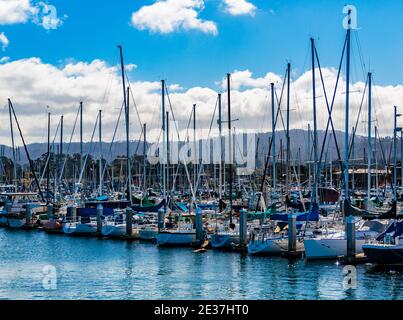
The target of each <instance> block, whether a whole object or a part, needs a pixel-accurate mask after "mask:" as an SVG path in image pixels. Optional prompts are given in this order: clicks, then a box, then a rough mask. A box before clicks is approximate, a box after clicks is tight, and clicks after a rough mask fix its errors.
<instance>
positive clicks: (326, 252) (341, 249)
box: [304, 238, 365, 260]
mask: <svg viewBox="0 0 403 320" xmlns="http://www.w3.org/2000/svg"><path fill="white" fill-rule="evenodd" d="M364 244H365V240H364V239H362V240H356V253H363V250H362V246H363V245H364ZM304 248H305V257H306V259H307V260H315V259H337V258H338V257H344V256H346V255H347V240H346V239H341V238H340V239H326V238H322V239H320V238H319V239H317V238H313V239H306V240H304Z"/></svg>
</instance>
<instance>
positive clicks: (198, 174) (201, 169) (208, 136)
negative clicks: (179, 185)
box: [195, 97, 218, 192]
mask: <svg viewBox="0 0 403 320" xmlns="http://www.w3.org/2000/svg"><path fill="white" fill-rule="evenodd" d="M217 105H218V97H217V99H216V104H215V107H214V112H213V116H212V117H211V121H210V128H209V132H208V135H207V140H206V141H208V140H209V139H210V134H211V130H212V127H213V123H214V118H215V114H216V111H217ZM203 167H204V166H203V165H201V166H199V172H198V173H197V181H196V187H195V192H197V189H198V187H199V181H200V176H201V173H202V171H203Z"/></svg>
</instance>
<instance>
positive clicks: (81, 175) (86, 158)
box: [76, 113, 99, 193]
mask: <svg viewBox="0 0 403 320" xmlns="http://www.w3.org/2000/svg"><path fill="white" fill-rule="evenodd" d="M98 121H99V113H97V118H96V120H95V125H94V129H93V131H92V135H91V140H90V148H91V147H92V146H93V141H94V136H95V131H96V129H97V126H98ZM91 150H92V149H91ZM90 154H91V152H89V153H87V154H86V155H85V160H84V163H83V167H82V169H81V172H80V178H79V179H78V184H80V183H81V180H82V178H83V173H84V170H85V167H86V166H87V160H88V156H89V155H90ZM76 193H77V192H76Z"/></svg>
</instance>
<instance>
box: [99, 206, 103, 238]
mask: <svg viewBox="0 0 403 320" xmlns="http://www.w3.org/2000/svg"><path fill="white" fill-rule="evenodd" d="M103 215H104V207H103V206H102V204H99V205H98V206H97V234H98V236H100V235H102V216H103Z"/></svg>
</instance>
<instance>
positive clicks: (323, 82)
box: [314, 39, 347, 168]
mask: <svg viewBox="0 0 403 320" xmlns="http://www.w3.org/2000/svg"><path fill="white" fill-rule="evenodd" d="M346 45H347V39H346V40H345V41H344V46H343V51H342V54H341V59H340V64H339V69H338V73H337V78H336V83H335V87H334V91H333V98H332V103H331V105H330V107H329V100H328V97H327V91H326V87H325V80H324V78H323V73H322V67H321V64H320V60H319V54H318V51H317V50H316V46H314V51H315V57H316V60H317V63H318V68H319V74H320V78H321V83H322V90H323V92H324V95H325V101H326V107H327V111H328V116H329V119H328V123H327V127H326V132H325V139H326V135H327V133H328V128H329V121H330V123H331V125H332V132H333V138H334V144H335V147H336V152H337V158H338V160H339V163H340V167H341V168H342V165H341V164H342V161H341V155H340V149H339V144H338V142H337V136H336V132H335V129H334V124H333V119H332V112H333V107H334V103H335V99H336V93H337V88H338V84H339V79H340V73H341V68H342V65H343V58H344V53H345V49H346Z"/></svg>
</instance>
